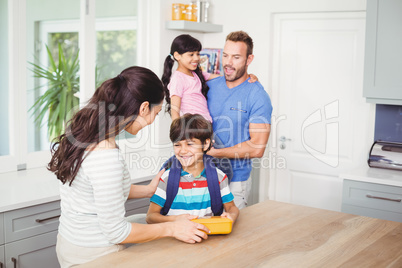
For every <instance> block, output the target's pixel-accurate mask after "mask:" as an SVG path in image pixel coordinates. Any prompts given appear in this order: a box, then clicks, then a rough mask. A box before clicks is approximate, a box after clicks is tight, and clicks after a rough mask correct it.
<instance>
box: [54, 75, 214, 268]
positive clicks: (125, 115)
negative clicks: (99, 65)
mask: <svg viewBox="0 0 402 268" xmlns="http://www.w3.org/2000/svg"><path fill="white" fill-rule="evenodd" d="M163 92H164V91H163V85H162V83H161V81H160V80H159V79H158V77H157V76H156V75H155V74H154V73H153V72H152V71H150V70H148V69H146V68H142V67H130V68H127V69H125V70H124V71H123V72H122V73H121V74H119V75H118V76H117V77H115V78H112V79H109V80H107V81H105V82H104V83H103V84H102V85H101V86H100V87H99V88H98V89H97V90H96V92H95V94H94V95H93V96H92V98H91V99H90V100H89V103H88V104H87V105H86V106H85V107H83V108H82V109H81V110H80V111H78V112H77V113H76V114H75V115H74V117H73V118H72V119H71V121H70V122H69V125H68V126H67V129H66V133H65V134H63V135H61V136H60V137H58V138H57V140H56V143H55V144H53V146H52V159H51V161H50V163H49V166H48V169H49V170H50V171H52V172H54V173H55V174H56V175H57V178H58V179H59V180H60V181H61V185H60V198H61V217H60V226H59V234H58V237H57V245H56V252H57V257H58V259H59V262H60V265H61V267H70V266H73V265H76V264H82V263H85V262H88V261H91V260H93V259H96V258H98V257H100V256H103V255H106V254H108V253H111V252H115V251H120V250H122V249H124V245H123V244H126V243H141V242H146V241H151V240H155V239H158V238H161V237H167V236H171V237H175V238H176V239H179V240H182V241H184V242H187V243H195V242H200V241H201V240H202V239H206V238H207V235H206V234H205V233H204V231H206V232H208V230H207V229H206V228H205V227H204V226H203V225H201V224H196V223H194V222H190V221H181V222H174V223H162V224H152V225H145V224H139V223H130V222H127V220H126V219H125V217H124V214H125V208H124V203H125V201H126V200H127V198H144V197H151V196H152V195H153V193H154V192H155V190H156V187H157V184H158V181H159V178H160V175H161V174H158V175H157V176H156V177H155V178H154V179H153V180H152V182H151V183H150V184H149V185H144V186H138V185H131V183H130V175H129V172H128V170H127V166H126V164H125V162H124V160H123V158H122V156H121V154H120V152H119V149H118V147H117V145H116V141H115V137H116V135H117V134H118V133H119V132H120V131H122V130H125V131H127V132H129V133H131V134H134V135H135V134H137V133H138V131H140V130H141V129H142V128H143V127H145V126H147V125H149V124H151V123H152V122H153V121H154V119H155V116H156V115H157V114H158V113H159V112H160V110H161V107H162V101H163V98H164V93H163Z"/></svg>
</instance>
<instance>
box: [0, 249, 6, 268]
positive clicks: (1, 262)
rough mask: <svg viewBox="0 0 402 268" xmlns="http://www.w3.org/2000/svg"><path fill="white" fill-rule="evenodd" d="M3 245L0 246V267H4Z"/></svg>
mask: <svg viewBox="0 0 402 268" xmlns="http://www.w3.org/2000/svg"><path fill="white" fill-rule="evenodd" d="M4 264H5V258H4V246H0V268H5V265H4Z"/></svg>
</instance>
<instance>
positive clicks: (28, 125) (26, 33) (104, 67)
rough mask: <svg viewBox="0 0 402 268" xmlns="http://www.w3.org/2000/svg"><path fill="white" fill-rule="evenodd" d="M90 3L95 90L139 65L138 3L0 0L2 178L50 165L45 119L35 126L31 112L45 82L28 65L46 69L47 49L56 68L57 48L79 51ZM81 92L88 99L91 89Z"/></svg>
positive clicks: (117, 0) (122, 0)
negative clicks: (84, 11) (0, 35)
mask: <svg viewBox="0 0 402 268" xmlns="http://www.w3.org/2000/svg"><path fill="white" fill-rule="evenodd" d="M138 1H142V0H138ZM88 2H89V3H91V2H96V4H95V6H96V7H95V15H96V17H95V19H94V21H95V28H96V29H95V31H96V34H95V36H96V41H94V43H95V44H96V63H94V64H93V65H94V66H96V73H97V76H96V80H97V81H96V83H97V84H98V85H99V83H101V82H102V81H104V80H105V79H107V78H110V77H113V76H116V75H117V74H118V73H119V72H120V71H121V70H123V69H124V68H126V67H128V66H132V65H136V64H139V62H138V61H137V57H138V56H137V54H138V50H137V46H138V45H137V43H138V39H137V10H138V7H137V5H138V3H137V1H136V0H114V1H108V0H94V1H87V0H70V1H64V0H29V1H28V0H0V31H1V33H3V37H4V36H5V37H6V38H1V40H0V58H1V59H2V60H1V61H0V70H1V73H0V127H1V129H2V130H3V131H1V132H0V172H8V171H14V170H17V168H20V169H24V168H33V167H39V166H45V165H46V163H47V162H48V161H49V159H50V151H49V145H50V142H49V138H48V133H47V130H48V126H47V122H48V120H47V116H46V115H45V118H44V121H43V122H42V124H39V123H38V122H35V114H33V111H32V110H30V108H31V107H32V106H33V104H34V103H35V101H36V100H37V99H38V97H40V96H42V95H43V94H44V92H45V91H46V87H47V84H48V81H47V80H46V79H44V78H35V77H34V75H33V72H32V69H33V65H32V64H37V65H41V66H44V67H46V66H48V62H49V59H50V58H49V56H48V54H47V50H46V45H47V46H48V47H49V49H50V51H51V55H52V56H53V58H54V59H55V60H56V62H57V61H58V56H57V55H58V54H57V53H58V44H59V43H60V44H61V45H62V47H63V51H64V53H65V55H76V53H78V51H81V49H80V50H78V48H79V45H80V44H79V39H80V38H85V36H83V35H82V33H81V34H80V16H81V12H82V11H81V10H80V9H81V8H82V7H84V6H85V4H86V3H88ZM144 3H146V2H144ZM122 7H124V8H122ZM10 14H11V15H12V16H10ZM85 60H87V59H86V58H85ZM83 63H86V62H80V64H83ZM86 66H88V64H86ZM42 85H44V86H42ZM85 90H86V91H89V93H88V92H87V93H86V95H92V92H93V91H94V90H95V88H91V89H85ZM81 94H82V92H81V91H80V93H78V95H79V96H80V95H81ZM45 110H46V108H45ZM24 111H25V112H24Z"/></svg>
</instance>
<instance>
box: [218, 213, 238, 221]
mask: <svg viewBox="0 0 402 268" xmlns="http://www.w3.org/2000/svg"><path fill="white" fill-rule="evenodd" d="M221 217H225V218H228V219H229V220H231V221H233V222H234V221H235V220H234V219H233V216H232V215H230V213H227V212H223V213H222V214H221Z"/></svg>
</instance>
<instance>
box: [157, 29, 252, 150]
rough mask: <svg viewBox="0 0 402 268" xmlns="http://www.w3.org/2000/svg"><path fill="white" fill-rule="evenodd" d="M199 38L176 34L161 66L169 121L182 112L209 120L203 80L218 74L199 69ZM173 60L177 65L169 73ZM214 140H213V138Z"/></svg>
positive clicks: (206, 87)
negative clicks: (173, 70) (169, 116)
mask: <svg viewBox="0 0 402 268" xmlns="http://www.w3.org/2000/svg"><path fill="white" fill-rule="evenodd" d="M201 50H202V45H201V43H200V41H198V40H197V39H195V38H194V37H192V36H190V35H188V34H182V35H179V36H177V37H176V38H175V39H174V40H173V42H172V45H171V47H170V54H169V56H167V57H166V59H165V63H164V66H163V75H162V83H163V86H164V89H165V95H166V103H167V106H166V110H167V111H168V112H169V113H170V114H171V117H172V120H174V119H176V118H178V117H180V116H181V115H184V114H186V113H190V114H200V115H202V116H203V117H204V118H205V119H207V120H208V121H210V122H212V118H211V115H210V114H209V111H208V104H207V93H208V89H209V88H208V85H207V84H206V81H208V80H210V79H213V78H216V77H218V76H219V75H217V74H209V73H207V72H202V71H201V68H200V66H199V62H200V51H201ZM174 61H177V63H178V67H177V69H176V71H175V72H174V73H173V74H172V67H173V64H174ZM250 78H251V79H250V82H255V81H257V77H256V76H254V75H250ZM215 142H216V141H215Z"/></svg>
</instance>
